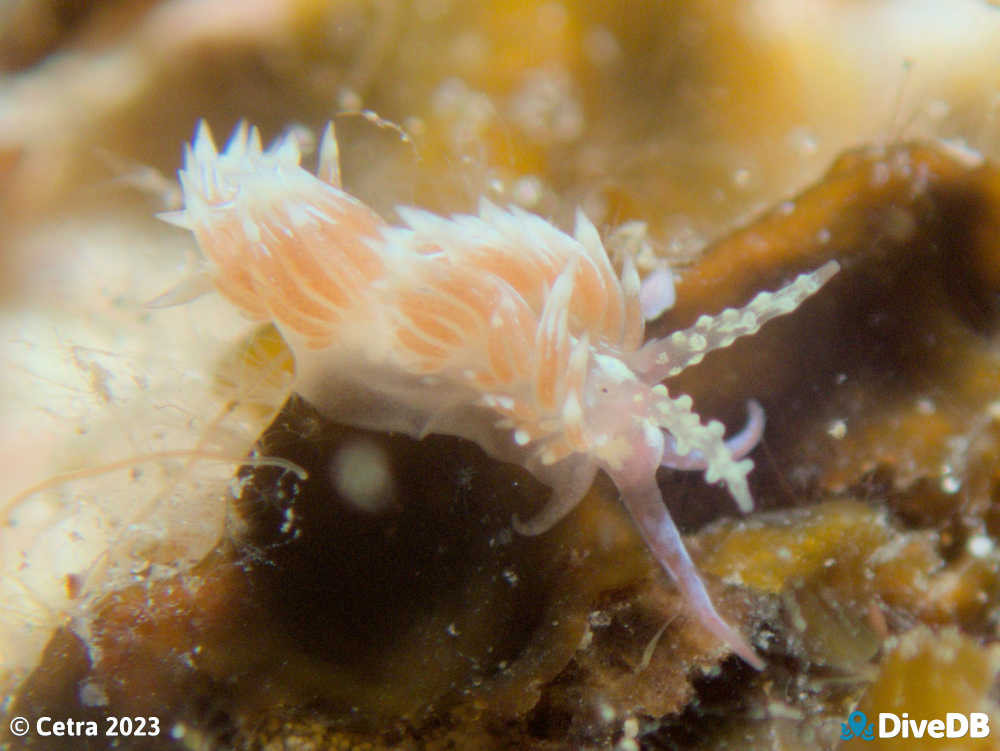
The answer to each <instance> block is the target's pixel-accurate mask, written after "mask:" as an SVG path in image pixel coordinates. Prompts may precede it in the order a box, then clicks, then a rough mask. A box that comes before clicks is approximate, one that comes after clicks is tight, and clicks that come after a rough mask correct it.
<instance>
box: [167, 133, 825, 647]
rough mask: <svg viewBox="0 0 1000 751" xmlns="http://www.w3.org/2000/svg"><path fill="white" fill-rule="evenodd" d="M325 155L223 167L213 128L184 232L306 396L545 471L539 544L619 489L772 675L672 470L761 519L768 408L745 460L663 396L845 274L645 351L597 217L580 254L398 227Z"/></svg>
mask: <svg viewBox="0 0 1000 751" xmlns="http://www.w3.org/2000/svg"><path fill="white" fill-rule="evenodd" d="M319 152H320V156H319V169H318V173H317V175H313V174H311V173H310V172H308V171H306V170H304V169H303V168H302V167H300V166H299V162H300V153H299V149H298V147H297V145H296V143H295V141H294V140H293V139H292V138H290V137H289V138H284V139H281V140H279V141H278V142H277V143H275V144H274V145H273V146H271V147H269V148H267V149H264V148H263V147H262V146H261V141H260V136H259V134H258V132H257V130H256V128H248V127H247V126H246V124H242V125H240V126H239V128H238V129H237V130H236V132H235V133H234V134H233V136H232V138H231V140H230V141H229V144H228V146H227V147H226V149H225V150H224V151H222V152H221V153H219V152H218V151H217V149H216V147H215V144H214V143H213V141H212V136H211V134H210V133H209V130H208V127H207V126H206V125H205V124H204V123H202V124H200V125H199V127H198V130H197V133H196V135H195V138H194V141H193V142H192V144H191V146H189V147H187V148H186V151H185V160H184V167H183V169H182V170H181V171H180V181H181V187H182V189H183V193H184V201H185V205H184V209H183V210H182V211H179V212H173V213H171V214H169V215H166V216H165V217H164V218H165V219H167V220H168V221H171V222H173V223H175V224H178V225H180V226H183V227H185V228H187V229H190V230H191V231H193V232H194V235H195V237H196V239H197V242H198V244H199V246H200V247H201V249H202V251H203V252H204V253H205V255H206V256H207V257H208V259H209V261H211V263H212V268H213V272H212V274H213V280H214V282H215V286H216V287H217V289H218V290H219V292H221V293H222V294H223V295H224V296H226V297H227V298H228V299H229V300H231V301H232V302H233V303H234V304H235V305H237V306H238V307H239V308H241V309H242V310H243V311H244V312H245V313H246V314H248V315H249V316H251V317H253V318H256V319H261V320H273V321H274V322H275V323H276V325H277V326H278V327H279V329H280V330H281V332H282V334H283V336H284V337H285V338H286V340H287V342H288V344H289V346H290V347H291V349H292V351H293V352H294V355H295V359H296V372H297V384H296V390H297V391H298V392H299V393H301V394H302V395H303V396H304V397H305V398H306V399H308V400H310V401H311V402H312V403H313V404H315V405H316V406H317V407H318V408H320V409H321V410H323V411H324V412H326V413H327V414H329V415H330V416H331V417H332V418H334V419H336V420H338V421H341V422H345V423H349V424H354V425H358V426H362V427H367V428H373V429H379V430H398V431H403V432H406V433H409V434H411V435H414V436H418V437H419V436H424V435H427V434H428V433H432V432H433V433H446V434H451V435H456V436H461V437H464V438H468V439H470V440H473V441H475V442H477V443H479V444H480V445H481V446H482V447H483V448H484V449H485V450H487V451H488V452H490V453H491V454H493V455H494V456H497V457H499V458H500V459H503V460H505V461H513V462H518V463H521V464H522V465H524V466H526V467H527V468H528V469H529V470H531V471H532V472H533V473H534V474H535V475H536V476H537V477H538V478H539V479H540V480H542V481H543V482H545V483H546V484H548V485H550V486H551V487H552V489H553V497H552V499H551V500H550V501H549V502H548V504H547V505H546V506H545V508H544V509H542V511H541V512H540V513H539V514H538V515H537V516H536V517H535V518H533V519H531V520H529V521H526V522H524V521H520V520H518V519H515V520H514V526H515V528H516V529H517V530H518V531H520V532H522V533H524V534H539V533H541V532H544V531H545V530H547V529H549V528H550V527H552V526H553V525H554V524H556V523H557V522H558V521H559V520H560V519H562V518H563V517H564V516H565V515H566V514H568V513H569V512H570V511H572V509H573V508H574V507H575V506H576V504H577V503H578V502H579V501H580V499H581V498H582V497H583V496H584V494H585V493H586V492H587V490H588V489H589V488H590V486H591V484H592V481H593V479H594V476H595V474H596V473H597V471H598V470H599V469H602V470H604V471H605V472H607V473H608V475H609V476H610V477H611V478H612V479H613V480H614V482H615V484H616V485H617V487H618V488H619V490H620V492H621V495H622V501H623V503H624V504H625V506H626V508H627V509H628V511H629V512H630V514H631V515H632V518H633V519H634V521H635V523H636V525H637V526H638V529H639V531H640V532H641V534H642V537H643V539H644V540H645V542H646V544H647V545H648V546H649V549H650V550H651V551H652V553H653V555H654V556H655V557H656V558H657V560H658V561H659V562H660V564H662V566H663V567H664V568H665V569H666V570H667V571H668V572H669V573H670V574H671V575H672V576H673V578H674V579H675V581H676V582H677V583H678V585H679V586H680V588H681V590H682V592H683V593H684V595H685V597H686V599H687V601H688V603H689V604H690V607H691V609H692V611H693V613H694V614H695V616H696V617H697V619H698V620H699V622H700V623H702V624H703V625H704V626H705V627H706V628H707V629H708V630H709V631H711V632H712V633H713V634H715V635H716V636H717V637H718V638H720V639H721V640H723V641H724V642H726V643H727V644H729V645H730V646H731V647H732V649H733V650H734V651H736V652H737V653H738V654H739V655H740V656H741V657H743V658H744V659H745V660H746V661H747V662H749V663H751V664H752V665H755V666H757V667H760V666H761V665H762V663H761V661H760V658H759V657H758V656H757V655H756V654H755V652H754V651H753V649H752V648H751V647H750V646H749V644H748V643H747V642H746V641H745V640H744V638H743V637H742V636H741V635H740V634H739V633H738V632H737V631H735V630H734V629H733V628H731V627H730V626H729V625H728V624H727V623H726V622H725V621H724V620H723V619H722V617H721V616H720V615H719V614H718V613H717V612H716V610H715V607H714V606H713V604H712V602H711V600H710V599H709V596H708V593H707V592H706V590H705V587H704V584H703V583H702V580H701V578H700V576H699V574H698V572H697V569H696V568H695V567H694V564H693V563H692V561H691V559H690V558H689V556H688V554H687V551H686V550H685V548H684V544H683V541H682V540H681V537H680V534H679V533H678V530H677V528H676V526H675V525H674V523H673V521H672V519H671V517H670V514H669V512H668V511H667V509H666V506H665V505H664V503H663V498H662V495H661V493H660V488H659V486H658V485H657V482H656V470H657V468H658V467H660V466H661V465H663V466H667V467H675V468H681V469H689V470H703V471H704V472H705V478H706V480H707V481H708V482H710V483H711V482H718V481H721V482H724V483H725V484H726V486H727V487H728V489H729V491H730V493H731V494H732V496H733V498H734V499H735V500H736V502H737V504H738V505H739V507H740V508H741V509H742V510H744V511H749V510H750V509H751V508H752V499H751V496H750V491H749V489H748V486H747V479H746V478H747V474H748V473H749V472H750V470H751V468H752V467H753V463H752V462H751V461H750V460H749V459H747V458H745V457H746V455H747V454H748V453H749V452H750V451H751V450H752V449H753V448H754V446H755V445H756V444H757V442H758V441H759V439H760V436H761V434H762V432H763V428H764V414H763V410H762V409H761V408H760V406H759V405H757V404H756V403H755V402H751V403H750V408H749V411H750V417H749V420H748V422H747V425H746V427H745V428H744V429H743V430H742V431H741V432H740V433H739V434H737V435H736V436H734V437H732V438H730V439H729V440H728V441H726V440H724V439H723V432H724V428H723V426H722V424H721V423H719V422H717V421H712V422H709V423H708V424H703V423H702V422H701V421H700V419H699V417H698V415H697V414H695V413H694V412H693V411H692V400H691V398H690V397H689V396H687V395H683V394H679V395H671V394H670V393H669V392H668V390H667V388H666V387H665V386H664V385H662V384H661V383H660V381H661V380H663V379H664V378H666V377H668V376H672V375H675V374H676V373H678V372H680V371H681V370H683V369H684V368H686V367H687V366H689V365H693V364H695V363H697V362H699V361H700V360H701V359H702V358H703V357H704V356H705V354H706V353H708V352H710V351H712V350H713V349H718V348H721V347H727V346H729V344H731V343H732V342H733V341H734V340H735V339H736V338H738V337H741V336H746V335H750V334H753V333H754V332H756V331H757V330H758V329H759V328H760V327H761V326H762V325H764V324H765V323H766V322H767V321H768V320H770V319H771V318H774V317H776V316H779V315H783V314H785V313H789V312H791V311H793V310H795V308H797V307H798V306H799V304H800V303H801V302H802V301H803V300H805V299H806V298H807V297H809V296H810V295H812V294H813V293H815V292H816V291H817V290H818V289H819V288H820V287H821V286H822V285H823V284H824V283H825V282H826V281H827V280H828V279H830V277H832V276H833V275H834V274H835V273H836V272H837V269H838V267H837V264H836V263H835V262H830V263H827V264H825V265H824V266H822V267H820V268H819V269H816V270H815V271H813V272H811V273H806V274H802V275H801V276H799V277H798V278H796V279H795V280H794V281H792V282H791V283H790V284H788V285H787V286H785V287H783V288H781V289H780V290H778V291H776V292H773V293H772V292H763V293H761V294H759V295H757V296H756V297H755V298H754V299H753V300H751V301H750V302H749V303H748V304H747V305H746V306H745V307H743V308H740V309H738V310H734V309H728V310H725V311H723V312H722V313H721V314H719V315H717V316H702V317H700V318H699V319H698V320H697V321H696V322H695V324H694V325H693V326H691V327H690V328H688V329H686V330H684V331H679V332H675V333H674V334H672V335H671V336H669V337H666V338H664V339H658V340H651V341H649V342H646V343H645V344H644V343H643V330H644V320H643V314H642V306H641V304H640V287H641V285H640V281H639V276H638V273H637V272H636V269H635V267H634V265H633V264H632V262H631V261H630V260H626V262H625V264H624V268H623V271H622V273H621V276H620V277H619V276H617V275H616V274H615V272H614V270H613V268H612V266H611V264H610V262H609V260H608V256H607V253H606V252H605V249H604V246H603V244H602V242H601V239H600V236H599V235H598V232H597V230H596V229H595V228H594V226H593V224H591V222H590V221H589V220H588V219H587V217H586V216H585V215H584V214H583V212H582V211H578V212H577V215H576V227H575V230H574V233H573V236H570V235H568V234H566V233H564V232H562V231H560V230H559V229H557V228H556V227H554V226H552V225H551V224H549V223H548V222H546V221H544V220H543V219H541V218H539V217H537V216H535V215H533V214H529V213H527V212H524V211H522V210H519V209H516V208H510V209H503V208H499V207H497V206H495V205H493V204H491V203H489V202H487V201H485V200H484V201H482V202H481V204H480V206H479V213H478V215H475V216H452V217H441V216H437V215H434V214H431V213H429V212H426V211H422V210H419V209H412V208H400V209H398V214H399V216H400V217H401V218H402V221H403V224H402V225H401V226H390V225H389V224H387V223H386V222H385V221H384V220H383V219H382V218H381V217H379V216H378V215H377V214H376V213H375V212H374V211H372V210H371V209H369V208H368V207H367V206H365V205H364V204H362V203H361V202H360V201H358V200H357V199H355V198H354V197H352V196H350V195H349V194H347V193H346V192H344V191H343V190H342V189H341V188H340V184H339V182H340V181H339V167H338V154H337V142H336V139H335V137H334V134H333V129H332V126H328V128H327V130H326V132H325V133H324V135H323V138H322V141H321V145H320V150H319ZM660 281H661V282H662V280H660Z"/></svg>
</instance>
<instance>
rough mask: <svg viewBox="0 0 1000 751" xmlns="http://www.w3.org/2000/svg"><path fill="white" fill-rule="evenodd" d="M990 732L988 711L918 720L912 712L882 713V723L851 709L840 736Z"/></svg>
mask: <svg viewBox="0 0 1000 751" xmlns="http://www.w3.org/2000/svg"><path fill="white" fill-rule="evenodd" d="M989 734H990V716H989V715H988V714H986V713H985V712H969V713H968V714H965V713H962V712H948V713H947V714H945V716H944V719H941V718H934V719H931V720H928V719H922V720H914V719H911V718H910V715H909V713H907V712H903V713H902V714H895V713H894V712H879V713H878V726H877V727H876V723H874V722H869V721H868V716H867V715H866V714H865V713H864V712H858V711H855V712H851V714H850V715H848V717H847V722H842V723H840V739H841V740H844V741H846V740H849V739H851V738H860V739H861V740H864V741H873V740H875V738H876V737H878V738H965V737H969V738H985V737H987V736H988V735H989Z"/></svg>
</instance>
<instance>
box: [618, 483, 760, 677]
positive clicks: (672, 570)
mask: <svg viewBox="0 0 1000 751" xmlns="http://www.w3.org/2000/svg"><path fill="white" fill-rule="evenodd" d="M621 492H622V502H623V503H624V504H625V507H626V508H627V509H628V511H629V514H631V516H632V519H633V520H634V521H635V523H636V525H637V526H638V527H639V532H640V534H641V535H642V538H643V540H644V541H645V542H646V545H647V547H648V548H649V550H650V552H651V553H652V554H653V555H654V557H655V558H656V560H657V561H659V563H660V564H661V565H662V566H663V568H664V569H666V571H667V573H668V574H670V576H671V577H673V579H674V581H676V582H677V586H678V587H679V588H680V590H681V592H682V593H683V595H684V599H685V600H686V601H687V603H688V605H689V606H690V607H691V610H692V611H693V614H694V616H695V617H696V618H697V619H698V622H699V623H700V624H701V625H702V626H704V627H705V628H706V629H708V631H709V632H711V633H712V634H714V635H715V636H716V637H717V638H718V639H719V640H720V641H722V642H723V643H724V644H728V645H729V646H730V647H731V648H732V650H733V651H734V652H735V653H736V654H738V655H739V656H740V657H742V658H743V659H744V660H746V661H747V663H749V664H750V665H752V666H753V667H755V668H757V669H758V670H761V669H763V667H764V662H763V660H761V658H760V657H759V656H758V655H757V653H756V652H755V651H754V649H753V647H751V646H750V645H749V644H748V643H747V641H746V639H744V638H743V636H742V635H741V634H740V633H739V632H738V631H736V629H734V628H733V627H732V626H730V625H729V624H728V623H726V622H725V621H724V620H723V618H722V616H721V615H719V613H718V611H717V610H716V609H715V606H714V605H713V604H712V600H711V598H710V597H709V596H708V592H707V591H706V590H705V585H704V583H703V582H702V580H701V576H700V575H699V574H698V569H697V568H695V565H694V562H692V560H691V556H689V555H688V552H687V549H686V548H685V547H684V541H683V540H682V539H681V536H680V533H679V532H678V530H677V526H676V525H675V524H674V520H673V519H672V518H671V517H670V512H669V511H667V507H666V506H665V505H664V503H663V496H662V495H661V494H660V488H659V486H658V485H657V484H656V481H655V480H654V479H653V478H649V479H648V480H647V481H646V482H642V483H638V484H636V485H629V486H625V487H623V488H621Z"/></svg>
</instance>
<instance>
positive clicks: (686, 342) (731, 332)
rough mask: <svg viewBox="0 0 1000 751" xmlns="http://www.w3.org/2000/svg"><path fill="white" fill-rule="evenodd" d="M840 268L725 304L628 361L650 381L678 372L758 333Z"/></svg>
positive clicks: (828, 266) (830, 264)
mask: <svg viewBox="0 0 1000 751" xmlns="http://www.w3.org/2000/svg"><path fill="white" fill-rule="evenodd" d="M839 269H840V264H838V263H837V262H836V261H827V262H826V263H825V264H823V265H822V266H820V267H819V268H818V269H816V270H815V271H810V272H808V273H805V274H800V275H799V276H797V277H796V278H795V280H794V281H792V282H791V283H790V284H787V285H785V286H784V287H782V288H781V289H779V290H778V291H776V292H761V293H760V294H758V295H757V296H756V297H754V298H753V299H752V300H751V301H750V302H749V303H747V304H746V305H745V306H743V307H742V308H726V309H725V310H723V311H722V312H721V313H719V314H718V315H716V316H708V315H703V316H701V317H699V318H698V320H697V321H695V323H694V325H693V326H690V327H688V328H686V329H684V330H682V331H675V332H674V333H673V334H671V335H670V336H668V337H665V338H663V339H653V340H651V341H649V342H647V343H646V344H645V345H644V346H643V347H642V348H641V349H639V350H638V351H637V352H635V353H634V354H632V355H631V356H630V357H629V358H628V362H629V365H630V366H632V368H633V369H634V370H635V371H636V372H637V373H640V374H641V375H642V377H643V379H644V380H645V381H646V382H647V383H657V382H659V381H662V380H663V379H664V378H669V377H670V376H675V375H677V374H678V373H680V372H681V371H683V370H684V369H685V368H687V367H689V366H691V365H695V364H697V363H699V362H701V361H702V359H703V358H704V357H705V355H706V354H708V353H709V352H711V351H712V350H715V349H722V348H725V347H728V346H729V345H730V344H732V343H733V342H734V341H736V340H737V339H738V338H740V337H743V336H749V335H751V334H755V333H757V331H758V330H759V329H760V327H761V326H763V325H764V324H765V323H767V322H768V321H770V320H771V319H772V318H777V317H778V316H782V315H785V314H786V313H791V312H792V311H793V310H795V309H796V308H797V307H798V306H799V305H801V304H802V302H803V301H804V300H805V299H806V298H807V297H810V296H812V295H814V294H815V293H816V292H817V291H818V290H819V288H820V287H822V286H823V285H824V284H826V282H828V281H829V280H830V279H831V278H832V277H833V275H834V274H836V273H837V271H838V270H839Z"/></svg>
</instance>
